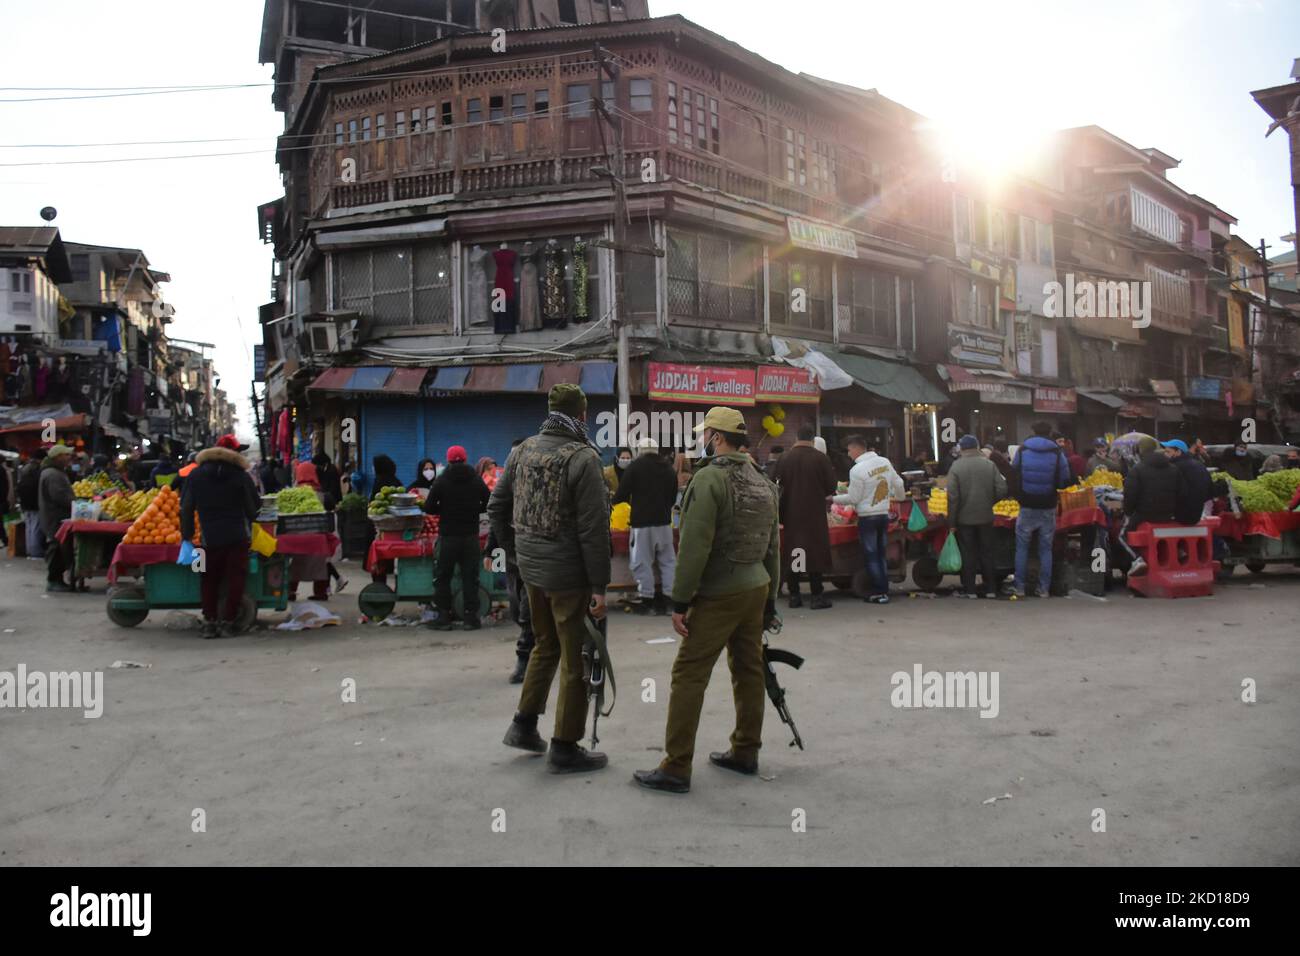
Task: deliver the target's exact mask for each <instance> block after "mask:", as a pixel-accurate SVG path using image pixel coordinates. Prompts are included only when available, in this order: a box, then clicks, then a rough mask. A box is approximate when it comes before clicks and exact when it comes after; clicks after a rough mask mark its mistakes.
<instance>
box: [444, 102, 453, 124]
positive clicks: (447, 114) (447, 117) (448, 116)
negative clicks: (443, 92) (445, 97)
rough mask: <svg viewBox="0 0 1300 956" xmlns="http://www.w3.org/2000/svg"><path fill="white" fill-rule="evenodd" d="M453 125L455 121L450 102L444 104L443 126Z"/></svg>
mask: <svg viewBox="0 0 1300 956" xmlns="http://www.w3.org/2000/svg"><path fill="white" fill-rule="evenodd" d="M453 123H455V119H453V116H452V110H451V102H450V101H448V102H445V103H443V104H442V125H443V126H451V125H452V124H453Z"/></svg>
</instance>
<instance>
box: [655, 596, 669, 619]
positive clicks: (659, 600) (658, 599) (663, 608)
mask: <svg viewBox="0 0 1300 956" xmlns="http://www.w3.org/2000/svg"><path fill="white" fill-rule="evenodd" d="M654 611H655V615H656V616H658V617H667V616H668V613H669V607H668V595H666V594H664V592H663V591H656V592H655V603H654Z"/></svg>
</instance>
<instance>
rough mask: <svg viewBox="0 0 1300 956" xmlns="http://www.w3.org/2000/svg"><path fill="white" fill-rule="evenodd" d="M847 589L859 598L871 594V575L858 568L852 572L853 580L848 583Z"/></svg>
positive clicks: (865, 570) (864, 569)
mask: <svg viewBox="0 0 1300 956" xmlns="http://www.w3.org/2000/svg"><path fill="white" fill-rule="evenodd" d="M849 588H850V589H851V590H852V591H853V593H854V595H855V596H857V597H860V598H865V597H867V596H868V595H869V594H871V575H869V574H867V569H866V568H859V569H858V570H857V571H855V572H853V580H852V581H851V582H850V583H849Z"/></svg>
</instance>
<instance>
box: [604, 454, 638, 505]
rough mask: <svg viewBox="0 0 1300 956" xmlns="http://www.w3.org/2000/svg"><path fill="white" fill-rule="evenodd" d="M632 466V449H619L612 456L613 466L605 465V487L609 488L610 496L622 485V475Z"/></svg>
mask: <svg viewBox="0 0 1300 956" xmlns="http://www.w3.org/2000/svg"><path fill="white" fill-rule="evenodd" d="M631 464H632V449H631V448H620V449H619V450H618V453H617V454H616V455H615V456H614V464H612V465H606V466H605V469H604V472H603V473H604V475H605V486H606V487H607V488H609V493H610V494H611V495H612V494H614V493H615V492H616V491H618V487H619V485H621V484H623V475H624V474H626V473H627V469H628V466H629V465H631Z"/></svg>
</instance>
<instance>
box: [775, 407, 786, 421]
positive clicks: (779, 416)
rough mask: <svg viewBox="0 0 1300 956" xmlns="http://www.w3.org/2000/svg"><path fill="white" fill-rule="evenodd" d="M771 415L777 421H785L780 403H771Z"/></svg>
mask: <svg viewBox="0 0 1300 956" xmlns="http://www.w3.org/2000/svg"><path fill="white" fill-rule="evenodd" d="M772 417H773V418H775V419H776V420H777V421H778V422H783V421H785V409H784V408H782V407H781V406H780V405H773V406H772Z"/></svg>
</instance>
